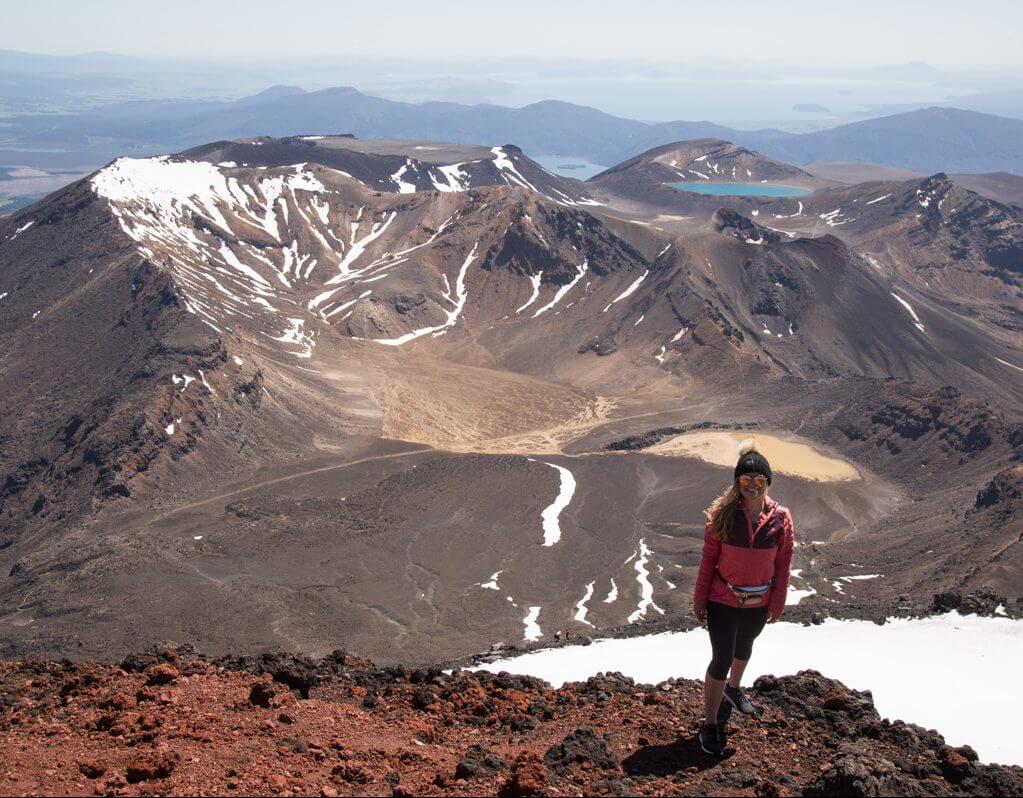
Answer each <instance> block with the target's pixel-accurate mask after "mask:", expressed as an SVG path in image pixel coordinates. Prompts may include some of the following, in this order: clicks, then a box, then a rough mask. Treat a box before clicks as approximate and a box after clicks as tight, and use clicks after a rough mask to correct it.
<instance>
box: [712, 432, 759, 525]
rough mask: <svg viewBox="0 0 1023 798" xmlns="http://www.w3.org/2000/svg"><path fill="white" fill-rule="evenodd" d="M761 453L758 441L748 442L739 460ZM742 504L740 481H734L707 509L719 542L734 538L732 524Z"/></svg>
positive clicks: (741, 449) (743, 447)
mask: <svg viewBox="0 0 1023 798" xmlns="http://www.w3.org/2000/svg"><path fill="white" fill-rule="evenodd" d="M757 451H760V449H759V447H758V446H757V442H756V440H748V441H747V442H745V443H744V444H743V445H742V447H741V448H740V449H739V459H740V460H741V459H742V456H743V455H744V454H747V453H749V452H757ZM741 503H742V494H741V493H739V484H738V480H736V479H733V480H732V484H731V485H729V486H728V488H727V489H726V490H725V492H724V493H722V494H721V495H720V496H718V497H717V498H716V499H715V500H714V502H713V504H711V506H710V507H708V508H707V511H706V512H707V519H708V520H709V521H710V531H711V534H712V535H713V536H714V537H716V538H717V539H718V540H720V541H723V542H728V539H729V538H730V537H731V536H732V523H733V522H734V521H735V512H736V510H738V509H739V505H740V504H741Z"/></svg>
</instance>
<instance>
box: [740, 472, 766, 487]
mask: <svg viewBox="0 0 1023 798" xmlns="http://www.w3.org/2000/svg"><path fill="white" fill-rule="evenodd" d="M739 485H740V486H742V487H744V488H748V487H749V486H750V485H755V486H756V487H757V489H758V490H759V489H763V488H764V487H765V486H766V485H767V477H765V476H764V475H763V474H743V475H742V476H740V477H739Z"/></svg>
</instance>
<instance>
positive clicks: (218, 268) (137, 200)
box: [91, 156, 341, 357]
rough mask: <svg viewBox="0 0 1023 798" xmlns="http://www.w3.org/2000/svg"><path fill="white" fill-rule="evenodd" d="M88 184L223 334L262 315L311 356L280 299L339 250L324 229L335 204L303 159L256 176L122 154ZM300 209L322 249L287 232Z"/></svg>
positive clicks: (275, 333) (262, 322) (190, 306)
mask: <svg viewBox="0 0 1023 798" xmlns="http://www.w3.org/2000/svg"><path fill="white" fill-rule="evenodd" d="M91 187H92V189H93V191H94V192H95V193H96V194H97V195H98V196H100V197H103V198H104V199H106V200H107V201H108V202H109V203H110V209H111V212H112V213H113V214H114V216H115V217H116V218H117V220H118V222H119V224H120V226H121V229H122V230H123V231H124V232H125V234H126V235H128V236H129V237H130V238H131V239H132V240H134V241H135V242H136V243H137V244H138V251H139V252H140V253H141V254H142V255H144V256H145V257H146V258H148V259H150V260H152V261H154V262H156V263H158V264H160V265H162V266H163V267H164V268H166V269H167V270H168V271H169V272H170V273H171V274H172V275H173V277H174V280H175V283H176V284H177V286H178V288H179V289H180V292H181V295H182V299H183V303H184V305H185V308H186V309H187V310H188V311H189V312H190V313H193V314H195V315H197V316H198V317H199V318H200V319H201V320H202V321H203V322H205V323H206V324H208V325H209V326H211V327H213V329H215V330H217V331H220V330H222V329H223V328H225V327H227V328H229V327H231V326H232V325H233V324H234V323H236V322H238V321H240V320H242V319H248V320H251V321H256V322H259V326H261V327H262V328H263V329H262V332H263V333H264V335H266V336H267V337H268V338H270V339H272V340H275V341H279V342H281V343H285V344H295V345H296V346H297V347H298V349H297V351H293V352H292V353H293V354H295V355H297V356H299V357H309V355H310V353H311V347H312V338H311V336H310V335H309V334H307V333H305V332H304V331H303V330H302V325H296V320H295V319H294V318H293V311H292V312H291V315H289V312H288V310H287V309H285V308H283V307H282V306H283V305H288V304H291V305H294V304H295V301H294V300H293V299H291V298H289V296H288V294H289V293H290V289H293V288H294V287H295V284H296V283H297V282H300V281H304V280H306V279H308V277H309V275H310V273H311V272H312V269H313V267H314V266H315V265H316V262H317V258H315V257H313V255H314V254H316V255H318V256H319V257H320V258H324V257H329V258H340V257H341V256H340V255H338V254H337V253H336V252H335V251H334V249H333V247H331V246H330V245H329V244H328V243H327V238H326V235H325V234H324V233H325V232H326V233H329V234H330V235H331V236H333V233H332V231H330V229H329V225H328V224H327V222H328V221H329V216H328V211H329V203H327V204H321V202H322V199H321V197H323V196H325V195H328V194H329V193H330V192H329V191H328V190H327V188H326V187H325V186H324V185H323V183H322V182H321V181H320V180H319V179H318V178H317V177H316V176H315V175H314V174H312V173H311V172H310V171H308V169H307V168H306V165H305V164H298V165H295V166H286V167H280V168H277V169H273V170H264V171H260V172H257V173H256V174H255V175H253V174H252V173H251V172H247V173H244V174H243V173H235V172H234V171H233V168H232V167H227V166H223V167H221V166H215V165H213V164H210V163H206V162H205V161H189V160H174V159H172V158H170V157H167V156H163V157H159V158H140V159H133V158H119V159H118V160H116V161H114V163H113V164H111V165H110V166H108V167H107V168H105V169H103V170H101V171H100V172H98V173H97V174H96V175H95V176H94V177H93V178H92V181H91ZM295 213H297V214H298V218H301V219H303V220H304V221H305V228H306V229H308V230H310V231H311V232H312V233H313V236H314V238H316V239H317V240H318V241H319V242H320V247H317V249H318V250H319V251H318V252H316V253H314V252H312V251H308V250H307V251H302V245H301V243H300V239H299V237H297V236H294V235H292V234H291V232H290V230H291V225H292V224H298V218H296V217H295ZM321 228H322V229H321ZM333 237H334V238H335V240H337V239H336V236H333ZM282 288H283V289H284V290H285V293H283V294H282V293H281V289H282ZM299 321H302V322H303V324H304V323H305V322H304V320H299Z"/></svg>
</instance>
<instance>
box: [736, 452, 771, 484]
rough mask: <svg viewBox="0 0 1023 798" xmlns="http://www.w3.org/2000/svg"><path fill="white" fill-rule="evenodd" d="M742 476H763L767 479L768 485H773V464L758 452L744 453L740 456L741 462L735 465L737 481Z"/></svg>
mask: <svg viewBox="0 0 1023 798" xmlns="http://www.w3.org/2000/svg"><path fill="white" fill-rule="evenodd" d="M741 474H763V475H764V476H765V477H767V484H768V485H770V484H771V464H770V463H768V462H767V458H766V457H764V456H763V455H762V454H761V453H760V452H758V451H755V450H754V451H749V452H744V453H743V454H741V455H740V456H739V462H738V463H736V464H735V479H738V478H739V476H740V475H741Z"/></svg>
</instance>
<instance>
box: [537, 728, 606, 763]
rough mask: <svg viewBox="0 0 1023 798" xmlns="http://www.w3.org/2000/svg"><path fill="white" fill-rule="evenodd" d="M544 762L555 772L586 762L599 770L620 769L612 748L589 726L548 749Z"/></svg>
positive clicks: (579, 729) (577, 730)
mask: <svg viewBox="0 0 1023 798" xmlns="http://www.w3.org/2000/svg"><path fill="white" fill-rule="evenodd" d="M543 761H544V763H545V764H546V765H547V766H548V767H550V768H553V769H555V770H564V769H566V768H568V767H569V766H571V765H572V764H579V765H581V764H583V763H586V762H588V763H590V764H592V765H594V766H596V767H599V768H616V767H618V760H617V759H616V758H615V755H614V752H613V751H612V750H611V746H609V745H608V744H607V742H605V741H604V740H603V739H601V738H600V737H598V736H597V735H596V733H595V732H594V731H593V729H591V728H589V727H587V726H583V727H581V728H578V729H576V730H575V731H574V732H572V733H571V734H569V735H568V736H567V737H565V739H564V740H562V741H561V742H560V743H558V744H557V745H552V746H551V747H550V748H548V749H547V753H546V754H544V757H543Z"/></svg>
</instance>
